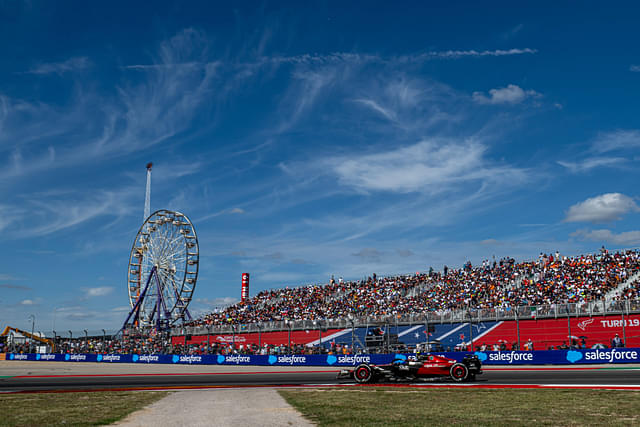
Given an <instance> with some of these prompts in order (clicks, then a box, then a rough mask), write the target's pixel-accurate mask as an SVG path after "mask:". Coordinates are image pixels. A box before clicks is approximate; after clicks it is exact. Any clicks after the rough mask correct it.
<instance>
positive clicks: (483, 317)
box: [171, 299, 640, 336]
mask: <svg viewBox="0 0 640 427" xmlns="http://www.w3.org/2000/svg"><path fill="white" fill-rule="evenodd" d="M634 313H640V299H633V300H619V301H617V300H613V301H607V300H605V299H602V300H596V301H590V302H579V303H567V304H549V305H537V306H535V305H532V306H518V307H493V308H469V309H465V310H447V311H442V312H431V311H429V312H423V313H412V314H404V315H380V316H343V317H339V318H335V319H315V320H289V319H282V320H274V321H271V322H256V323H244V324H233V323H230V324H227V325H209V326H207V325H199V326H188V327H179V328H174V329H173V330H172V331H171V335H173V336H182V335H205V334H237V333H240V332H255V333H257V332H265V331H287V330H313V329H342V328H353V327H368V326H373V325H388V326H397V325H418V324H425V323H429V324H438V323H439V324H444V323H458V322H471V323H479V322H490V321H496V322H497V321H508V320H523V319H532V318H535V319H562V318H565V319H566V318H568V317H569V318H571V317H581V316H588V317H598V316H611V315H629V314H634Z"/></svg>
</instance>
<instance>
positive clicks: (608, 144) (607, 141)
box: [591, 129, 640, 153]
mask: <svg viewBox="0 0 640 427" xmlns="http://www.w3.org/2000/svg"><path fill="white" fill-rule="evenodd" d="M637 147H640V130H637V129H621V130H615V131H611V132H602V133H600V134H599V135H598V136H597V137H596V139H595V140H594V141H593V142H592V144H591V149H592V151H595V152H598V153H607V152H610V151H616V150H628V149H633V148H637Z"/></svg>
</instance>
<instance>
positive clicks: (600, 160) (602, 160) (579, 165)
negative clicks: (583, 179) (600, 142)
mask: <svg viewBox="0 0 640 427" xmlns="http://www.w3.org/2000/svg"><path fill="white" fill-rule="evenodd" d="M627 161H628V160H627V159H625V158H622V157H591V158H587V159H585V160H582V161H578V162H568V161H564V160H558V164H559V165H560V166H562V167H565V168H567V169H569V171H571V172H572V173H582V172H589V171H591V170H593V169H596V168H600V167H613V166H618V165H622V164H624V163H626V162H627Z"/></svg>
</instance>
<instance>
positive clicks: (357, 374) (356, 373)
mask: <svg viewBox="0 0 640 427" xmlns="http://www.w3.org/2000/svg"><path fill="white" fill-rule="evenodd" d="M353 379H355V380H356V382H357V383H360V384H366V383H368V382H371V380H372V379H373V369H371V366H369V365H367V364H366V363H362V364H360V365H358V366H356V369H354V370H353Z"/></svg>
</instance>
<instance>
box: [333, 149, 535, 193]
mask: <svg viewBox="0 0 640 427" xmlns="http://www.w3.org/2000/svg"><path fill="white" fill-rule="evenodd" d="M486 150H487V147H485V146H484V145H483V144H481V143H479V142H477V141H474V140H467V141H463V142H457V141H451V140H445V139H434V140H426V141H422V142H419V143H417V144H415V145H410V146H405V147H401V148H397V149H395V150H390V151H385V152H381V153H376V154H366V155H362V156H359V157H357V156H354V155H350V156H348V157H342V158H333V159H329V160H328V161H327V162H326V164H327V166H329V167H331V168H333V171H334V173H335V174H336V175H337V176H338V179H339V181H340V182H341V183H342V184H343V185H346V186H349V187H353V188H355V189H358V190H364V191H391V192H398V193H409V192H423V193H430V194H436V193H441V192H443V191H447V190H449V189H451V188H452V187H455V186H460V185H467V184H471V183H473V182H477V183H478V184H480V185H482V184H486V183H489V182H492V183H507V182H510V183H512V184H513V183H521V182H522V181H524V180H525V178H526V172H525V171H524V170H522V169H516V168H512V167H509V166H500V165H492V164H490V162H489V161H488V160H487V159H486V158H485V152H486Z"/></svg>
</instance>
